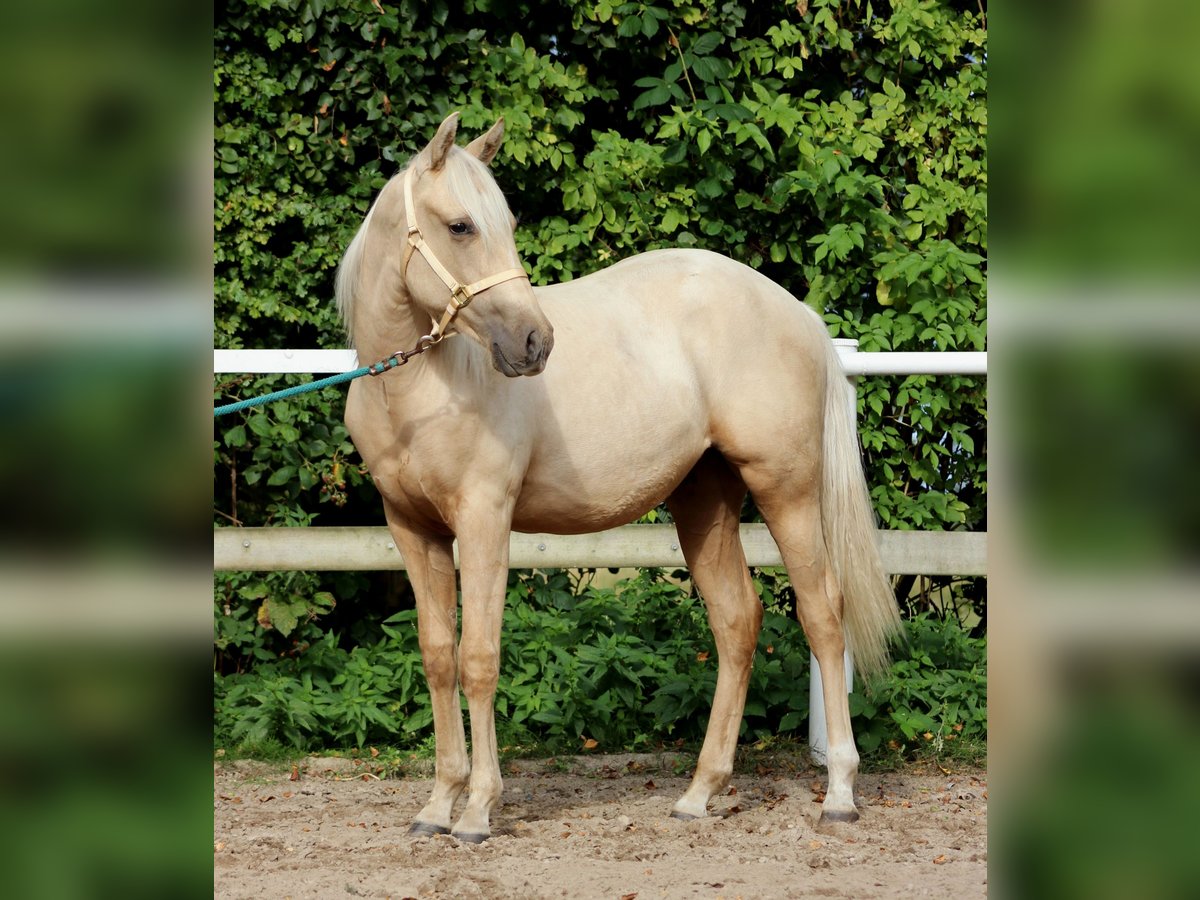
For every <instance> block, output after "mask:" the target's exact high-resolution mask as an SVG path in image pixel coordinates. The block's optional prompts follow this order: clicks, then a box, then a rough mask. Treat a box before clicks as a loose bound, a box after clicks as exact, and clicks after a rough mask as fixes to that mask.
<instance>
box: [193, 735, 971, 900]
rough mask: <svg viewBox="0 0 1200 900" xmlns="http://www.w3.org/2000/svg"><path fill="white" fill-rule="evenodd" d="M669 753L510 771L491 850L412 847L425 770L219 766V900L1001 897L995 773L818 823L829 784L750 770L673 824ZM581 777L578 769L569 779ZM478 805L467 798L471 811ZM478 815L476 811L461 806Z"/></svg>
mask: <svg viewBox="0 0 1200 900" xmlns="http://www.w3.org/2000/svg"><path fill="white" fill-rule="evenodd" d="M671 763H672V761H671V760H665V759H663V758H662V757H651V756H630V755H625V756H609V757H586V758H580V759H570V760H558V761H517V762H511V763H506V764H505V781H504V803H503V806H502V807H500V808H499V809H498V810H496V811H495V812H493V814H492V825H493V837H492V838H491V840H489V841H487V842H486V843H484V844H482V845H478V846H476V845H469V844H459V843H458V842H457V841H455V840H454V839H453V838H451V837H449V836H434V837H411V836H410V835H409V834H408V833H407V828H408V825H409V822H410V821H411V819H412V817H413V815H414V814H415V813H416V812H417V811H418V810H419V809H420V808H421V806H422V805H423V804H424V802H425V800H426V799H427V797H428V794H429V791H430V788H431V786H432V781H431V780H430V779H429V778H425V777H412V778H396V779H387V778H385V779H383V780H380V779H379V778H378V777H377V776H375V775H373V774H370V773H369V762H368V763H367V764H365V765H364V764H363V763H360V762H358V761H350V760H341V759H337V760H327V759H320V760H317V759H312V760H307V761H305V763H303V764H301V765H299V766H297V767H295V768H294V769H293V770H291V771H286V770H285V771H282V772H281V771H280V770H279V769H278V767H275V768H270V767H267V766H264V765H262V764H253V763H246V762H236V763H229V764H220V763H219V764H218V765H217V766H216V768H215V774H214V797H213V808H214V844H213V846H214V862H213V865H214V875H215V895H216V896H217V897H229V898H240V897H248V898H255V900H260V898H268V897H272V898H273V897H296V898H298V897H344V896H350V897H393V898H403V897H454V898H459V897H462V898H474V897H479V898H488V900H495V898H530V897H611V898H613V900H633V898H635V897H636V898H641V900H648V898H657V897H709V898H719V897H720V898H728V900H733V898H736V897H743V898H751V897H754V898H776V897H779V898H782V897H800V896H805V897H808V896H814V897H856V898H858V897H906V898H907V897H914V896H919V897H955V898H967V897H980V896H986V894H987V776H986V774H985V773H983V772H979V771H964V772H954V773H951V774H945V773H943V772H941V771H938V770H937V769H936V768H934V769H933V770H932V771H933V774H930V771H929V769H924V770H921V771H910V772H898V773H886V774H864V775H860V776H859V779H858V785H857V796H858V806H859V810H860V812H861V813H862V818H861V819H860V820H859V821H858V822H857V823H856V824H854V825H840V826H837V828H836V830H835V831H833V832H818V831H817V830H816V828H815V823H816V820H817V816H818V815H819V814H820V809H821V807H820V805H819V803H818V802H817V801H818V800H819V799H820V797H821V791H822V790H823V787H824V773H823V771H821V770H818V769H814V768H809V767H807V766H800V767H797V766H790V767H774V766H772V767H770V768H767V767H763V766H759V767H758V770H757V772H756V773H754V774H745V773H739V774H735V775H734V778H733V782H732V785H731V787H730V789H729V790H728V791H727V792H726V793H725V794H723V795H721V796H719V797H717V798H715V800H714V802H713V803H712V804H711V805H710V813H712V815H711V816H710V817H709V818H707V819H703V820H697V821H692V822H680V821H677V820H675V819H671V818H669V817H668V815H667V813H668V812H669V811H670V808H671V804H672V803H673V802H674V801H675V799H676V798H677V797H678V796H679V794H680V793H682V791H683V790H684V788H685V787H686V784H687V779H686V777H680V776H678V775H676V774H674V773H675V772H676V771H678V770H679V768H680V767H679V765H672V764H671ZM564 769H565V770H566V771H564ZM460 802H461V801H460ZM460 809H461V806H460Z"/></svg>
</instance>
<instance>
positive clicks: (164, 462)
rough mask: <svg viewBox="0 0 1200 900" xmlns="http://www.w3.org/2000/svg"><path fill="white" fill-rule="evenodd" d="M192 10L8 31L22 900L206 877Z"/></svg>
mask: <svg viewBox="0 0 1200 900" xmlns="http://www.w3.org/2000/svg"><path fill="white" fill-rule="evenodd" d="M211 20H212V9H211V6H210V5H208V4H205V3H186V2H185V3H182V4H177V3H171V4H162V3H152V2H145V0H142V2H129V0H121V2H114V3H105V4H101V3H89V2H82V0H64V2H62V3H58V4H55V5H54V7H53V8H52V9H51V8H49V7H44V6H42V7H39V6H36V5H29V4H8V5H7V6H6V9H5V16H4V27H3V29H0V67H2V68H3V73H2V74H3V77H0V108H2V109H3V110H4V124H3V126H0V131H2V133H3V137H2V138H0V198H3V202H2V203H0V209H2V210H3V212H2V213H0V423H2V424H0V486H2V490H3V494H4V508H5V509H4V515H3V519H2V521H3V525H0V720H2V721H3V723H4V724H3V726H0V805H2V806H3V809H4V811H5V814H4V816H3V819H2V821H3V825H2V826H0V827H2V828H3V840H0V860H3V868H4V871H5V873H6V874H5V879H4V880H5V892H6V893H7V894H9V895H11V896H21V897H83V896H139V895H147V896H190V895H192V894H196V895H200V896H203V895H205V894H207V893H208V891H209V888H210V883H209V879H210V878H211V858H210V855H209V854H210V853H211V844H210V843H209V841H210V836H211V820H210V819H209V809H210V803H211V793H210V791H211V781H209V778H208V771H209V770H208V765H209V761H210V760H211V742H210V733H211V725H210V721H211V709H210V703H209V692H210V688H209V678H208V671H207V670H208V665H209V658H208V653H209V651H208V646H209V641H210V640H211V638H210V635H211V630H210V629H211V624H210V622H211V619H210V616H209V599H208V596H209V593H210V589H211V572H210V567H211V555H210V553H211V551H210V547H211V543H210V539H209V537H208V530H209V528H208V526H207V521H208V516H207V512H208V507H209V505H210V501H211V494H210V490H211V488H210V486H209V485H210V483H211V482H210V476H209V474H208V473H207V471H206V470H205V464H206V463H207V462H208V446H207V444H208V441H210V440H211V432H210V431H209V418H208V416H209V414H208V411H207V405H208V404H207V396H208V395H207V389H208V385H207V382H208V379H209V378H210V377H211V375H210V374H209V367H210V359H211V355H210V354H211V350H210V348H211V345H212V338H211V320H212V313H211V309H212V301H211V222H212V215H211V206H212V204H211V181H212V177H211V163H210V156H211V129H212V125H211V107H212V99H211V83H212V82H211V78H212V75H211V62H210V61H211V55H212V51H211V34H212V30H211V29H212V26H211Z"/></svg>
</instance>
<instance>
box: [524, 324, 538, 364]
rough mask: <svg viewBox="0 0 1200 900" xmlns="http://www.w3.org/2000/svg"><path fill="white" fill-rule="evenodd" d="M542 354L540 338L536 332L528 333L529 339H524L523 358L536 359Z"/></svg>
mask: <svg viewBox="0 0 1200 900" xmlns="http://www.w3.org/2000/svg"><path fill="white" fill-rule="evenodd" d="M541 353H542V336H541V335H540V334H538V333H537V330H536V329H535V330H534V331H531V332H529V337H527V338H526V339H525V358H526V359H537V358H538V356H540V355H541Z"/></svg>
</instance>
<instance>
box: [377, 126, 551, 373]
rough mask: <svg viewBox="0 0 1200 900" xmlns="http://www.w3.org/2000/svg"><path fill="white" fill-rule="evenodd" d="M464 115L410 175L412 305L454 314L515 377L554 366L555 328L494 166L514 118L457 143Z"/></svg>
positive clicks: (406, 262)
mask: <svg viewBox="0 0 1200 900" xmlns="http://www.w3.org/2000/svg"><path fill="white" fill-rule="evenodd" d="M457 132H458V113H453V114H452V115H450V116H449V117H448V118H447V119H446V120H445V121H444V122H442V124H441V127H440V128H438V131H437V134H436V135H435V136H434V138H433V140H432V141H430V142H429V146H427V147H426V148H425V149H424V150H422V151H421V152H420V153H419V154H418V155H417V156H416V158H415V159H414V160H413V162H412V163H411V164H410V166H409V169H408V171H406V172H405V174H404V178H405V219H406V223H407V225H406V228H407V233H406V234H405V235H404V236H403V241H404V258H403V262H402V264H401V277H402V279H403V282H404V285H405V288H406V292H407V294H408V295H409V300H410V302H411V303H413V304H415V305H416V306H418V307H419V308H420V309H421V310H422V311H423V312H425V313H428V314H429V316H430V317H431V318H432V319H433V320H434V321H435V322H441V323H446V322H447V319H448V317H449V318H452V319H453V323H454V324H453V328H454V329H456V330H458V331H461V332H462V333H463V334H465V335H467V336H468V337H470V338H471V339H473V340H474V341H476V342H477V343H478V344H479V345H480V346H482V347H483V348H484V349H485V350H486V351H487V352H488V354H489V355H490V356H491V360H492V365H493V366H495V368H496V370H497V371H499V372H501V373H503V374H504V375H508V376H509V377H515V376H517V375H537V374H538V373H539V372H541V371H542V370H543V369H544V368H545V367H546V359H547V357H549V355H550V349H551V347H552V346H553V345H554V329H553V327H552V326H551V325H550V322H549V320H547V319H546V317H545V315H543V313H542V310H541V308H540V307H539V306H538V303H537V300H536V299H535V298H534V295H533V288H532V287H531V286H530V283H529V278H528V276H527V275H526V274H525V271H524V269H523V268H522V267H521V260H520V258H519V257H518V256H517V248H516V244H515V243H514V241H513V229H514V227H515V226H516V221H515V219H514V218H513V216H512V213H511V212H509V209H508V204H507V203H506V202H505V200H504V195H503V194H501V193H500V189H499V188H498V187H497V186H496V182H495V180H494V179H493V178H492V175H491V172H490V171H489V170H488V163H490V162H491V161H492V158H493V157H494V156H495V155H496V151H497V150H498V149H499V148H500V141H501V140H502V139H503V137H504V120H503V119H500V120H499V121H497V122H496V124H495V125H494V126H492V128H491V130H490V131H488V133H487V134H485V135H482V136H481V137H479V138H477V139H476V140H474V141H472V142H471V143H470V144H469V145H468V146H467V147H466V148H465V149H463V148H460V147H457V146H455V143H454V138H455V135H456V134H457Z"/></svg>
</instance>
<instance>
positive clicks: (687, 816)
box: [671, 809, 700, 822]
mask: <svg viewBox="0 0 1200 900" xmlns="http://www.w3.org/2000/svg"><path fill="white" fill-rule="evenodd" d="M671 818H672V819H678V820H679V821H681V822H693V821H695V820H696V819H698V818H700V817H699V816H693V815H692V814H691V813H685V812H680V811H679V810H677V809H673V810H671Z"/></svg>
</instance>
